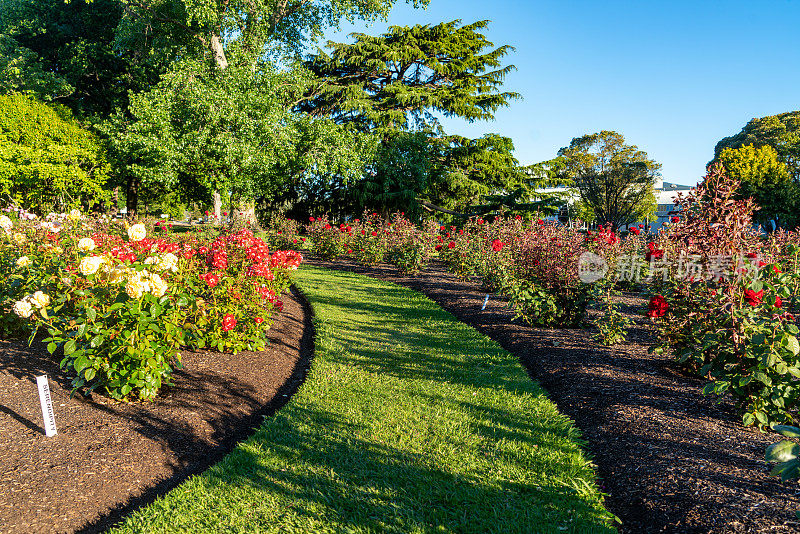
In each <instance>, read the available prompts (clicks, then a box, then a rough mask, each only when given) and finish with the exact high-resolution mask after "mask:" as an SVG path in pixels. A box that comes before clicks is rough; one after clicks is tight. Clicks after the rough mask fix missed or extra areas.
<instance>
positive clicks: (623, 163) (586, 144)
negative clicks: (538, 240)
mask: <svg viewBox="0 0 800 534" xmlns="http://www.w3.org/2000/svg"><path fill="white" fill-rule="evenodd" d="M558 155H559V156H560V157H561V158H563V160H564V171H563V173H564V176H565V177H567V178H569V179H571V180H572V183H573V184H574V186H575V188H576V189H577V191H578V193H579V194H580V198H581V202H582V203H584V204H585V206H586V208H588V209H591V211H592V213H593V214H594V216H595V218H596V221H597V222H598V223H600V224H605V223H610V224H611V225H612V226H613V227H614V228H618V227H620V226H623V225H626V224H630V223H632V222H635V221H638V220H641V219H643V218H645V217H646V216H648V215H652V213H653V212H654V211H655V197H654V195H653V184H654V183H655V180H656V177H657V176H658V172H659V169H660V168H661V165H660V164H658V163H656V162H655V161H654V160H651V159H649V158H648V157H647V153H645V152H644V151H643V150H639V149H638V148H637V147H636V146H635V145H626V144H625V138H624V137H623V136H622V135H621V134H619V133H617V132H612V131H608V130H603V131H601V132H599V133H595V134H590V135H584V136H583V137H576V138H575V139H573V140H572V142H571V143H570V144H569V146H567V147H564V148H562V149H561V150H559V151H558Z"/></svg>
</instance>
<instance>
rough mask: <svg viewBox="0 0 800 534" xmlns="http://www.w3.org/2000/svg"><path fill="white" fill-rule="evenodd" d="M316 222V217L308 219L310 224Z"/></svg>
mask: <svg viewBox="0 0 800 534" xmlns="http://www.w3.org/2000/svg"><path fill="white" fill-rule="evenodd" d="M315 220H316V219H314V217H309V218H308V221H309V222H314V221H315Z"/></svg>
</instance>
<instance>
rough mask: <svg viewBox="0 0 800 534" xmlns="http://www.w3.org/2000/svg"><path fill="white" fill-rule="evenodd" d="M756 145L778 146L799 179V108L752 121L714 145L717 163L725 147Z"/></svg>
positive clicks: (782, 159) (795, 178)
mask: <svg viewBox="0 0 800 534" xmlns="http://www.w3.org/2000/svg"><path fill="white" fill-rule="evenodd" d="M746 145H753V146H754V147H756V148H760V147H762V146H765V145H769V146H771V147H772V148H774V149H775V151H776V152H777V154H778V159H779V160H780V161H782V162H784V163H786V165H787V170H788V171H789V174H790V175H791V176H792V178H793V179H794V180H795V182H798V181H800V111H791V112H788V113H781V114H780V115H770V116H768V117H761V118H758V119H752V120H750V121H749V122H748V123H747V124H746V125H745V127H744V128H742V131H741V132H739V133H738V134H736V135H732V136H730V137H725V138H724V139H722V140H721V141H720V142H719V143H717V146H716V147H715V148H714V158H715V159H714V161H712V162H711V163H714V162H716V161H717V159H718V158H719V157H720V155H721V154H722V151H723V150H724V149H726V148H734V149H735V148H741V147H743V146H746Z"/></svg>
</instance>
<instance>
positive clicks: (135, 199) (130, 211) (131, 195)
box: [125, 176, 139, 219]
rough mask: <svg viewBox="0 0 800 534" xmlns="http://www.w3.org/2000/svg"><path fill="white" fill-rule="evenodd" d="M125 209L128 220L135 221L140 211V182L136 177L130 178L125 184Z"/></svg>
mask: <svg viewBox="0 0 800 534" xmlns="http://www.w3.org/2000/svg"><path fill="white" fill-rule="evenodd" d="M125 209H126V210H127V213H126V214H125V216H126V217H127V218H128V219H134V218H136V215H137V210H138V209H139V180H138V179H137V178H134V177H132V176H131V177H128V181H127V183H126V184H125Z"/></svg>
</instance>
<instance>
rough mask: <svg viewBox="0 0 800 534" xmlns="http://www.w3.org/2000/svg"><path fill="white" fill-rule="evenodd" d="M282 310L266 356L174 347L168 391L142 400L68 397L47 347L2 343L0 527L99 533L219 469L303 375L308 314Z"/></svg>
mask: <svg viewBox="0 0 800 534" xmlns="http://www.w3.org/2000/svg"><path fill="white" fill-rule="evenodd" d="M284 303H285V306H284V310H283V312H282V313H281V314H279V315H278V316H277V318H276V322H275V324H274V325H273V327H272V328H271V329H270V334H269V337H270V340H271V343H272V344H271V345H270V346H269V347H268V348H267V350H265V351H262V352H241V353H239V354H237V355H236V356H232V355H230V354H220V353H213V352H184V353H183V364H184V369H183V370H181V371H178V372H177V373H175V384H174V386H172V387H169V388H165V389H164V390H162V392H163V394H162V395H161V396H159V398H158V399H157V400H156V401H154V402H151V403H132V404H121V403H117V402H114V401H112V400H110V399H108V398H105V397H102V396H100V395H97V394H95V395H93V396H92V397H91V398H86V399H85V398H82V397H81V396H80V395H75V396H73V397H72V398H70V385H69V382H68V380H66V379H65V378H64V375H63V374H62V373H61V372H60V371H59V369H58V364H57V362H54V361H53V359H52V358H51V357H50V356H49V355H48V354H47V351H46V350H43V348H42V347H40V346H39V347H37V346H34V347H33V348H29V347H27V346H26V345H25V344H24V343H20V342H9V341H0V436H1V437H0V439H1V440H2V442H3V446H2V449H0V531H2V532H8V533H12V532H13V533H17V532H19V533H22V532H25V533H30V532H76V531H77V532H99V531H102V530H105V529H106V528H108V527H109V526H111V525H112V524H114V523H115V522H116V521H118V520H119V519H120V518H122V517H123V516H124V515H126V514H127V513H129V512H130V511H131V510H133V509H135V508H136V507H139V506H142V505H144V504H146V503H149V502H152V501H153V500H154V499H155V498H156V497H157V496H158V495H162V494H164V493H165V492H166V491H168V490H169V489H171V488H173V487H175V486H176V485H177V484H179V483H180V482H181V481H183V480H185V479H186V478H187V477H189V476H190V475H193V474H196V473H199V472H201V471H203V470H204V469H206V468H207V467H209V466H210V465H212V464H213V463H215V462H218V461H219V460H220V459H221V458H222V457H223V456H224V455H225V454H226V453H228V452H230V450H232V449H233V447H234V446H235V445H236V443H237V442H239V441H241V440H243V439H245V438H247V437H248V436H249V435H250V434H252V432H253V430H254V429H255V428H256V427H258V426H259V425H260V423H261V421H262V420H263V418H264V417H265V416H268V415H270V414H271V413H273V412H274V411H275V410H277V409H278V408H280V407H281V406H283V405H284V404H285V403H286V401H287V400H288V398H289V396H290V395H291V394H292V393H293V392H294V391H295V390H296V389H297V387H298V386H299V385H300V384H301V383H302V381H303V379H304V378H305V373H306V371H307V368H308V364H309V362H310V358H311V356H312V354H313V345H314V339H313V327H312V324H311V312H310V309H309V307H308V305H307V303H306V302H305V300H304V299H302V297H301V296H300V295H299V294H298V293H297V292H296V291H292V293H291V294H289V295H286V297H285V298H284ZM41 374H47V375H48V376H49V378H50V390H51V396H52V399H53V405H54V409H55V418H56V425H57V427H58V435H57V436H55V437H52V438H47V437H45V436H44V431H43V429H42V415H41V409H40V407H39V399H38V392H37V388H36V380H35V377H36V376H37V375H41Z"/></svg>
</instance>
